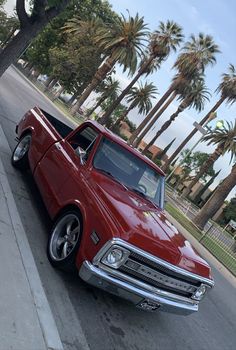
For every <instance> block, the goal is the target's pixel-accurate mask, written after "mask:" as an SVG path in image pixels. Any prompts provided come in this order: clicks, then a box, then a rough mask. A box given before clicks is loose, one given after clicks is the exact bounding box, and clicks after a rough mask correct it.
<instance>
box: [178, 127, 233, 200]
mask: <svg viewBox="0 0 236 350" xmlns="http://www.w3.org/2000/svg"><path fill="white" fill-rule="evenodd" d="M226 123H227V127H226V126H224V127H223V128H222V129H215V130H213V131H210V132H209V133H208V134H207V135H205V136H204V137H203V141H208V143H207V145H211V144H212V145H217V147H216V149H215V151H214V152H213V153H212V154H211V155H210V156H209V158H208V160H207V161H206V162H205V163H204V164H203V165H202V166H201V168H200V170H199V172H198V173H197V174H196V176H195V177H194V179H193V180H192V181H191V183H190V184H189V186H188V187H187V188H185V189H184V191H183V195H185V196H188V195H189V193H190V192H191V189H192V188H193V186H194V185H196V183H197V182H198V181H199V180H200V179H201V177H202V176H203V175H204V174H205V173H206V172H207V170H208V169H209V168H210V167H211V166H213V164H214V163H215V162H216V161H217V159H219V158H220V157H221V156H223V155H224V154H225V153H228V152H230V153H231V161H232V159H233V157H235V156H236V120H235V123H234V125H233V123H228V122H226Z"/></svg>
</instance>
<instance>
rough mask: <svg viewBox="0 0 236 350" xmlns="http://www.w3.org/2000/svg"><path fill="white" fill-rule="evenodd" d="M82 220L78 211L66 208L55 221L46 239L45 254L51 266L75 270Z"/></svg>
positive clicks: (69, 270) (70, 270)
mask: <svg viewBox="0 0 236 350" xmlns="http://www.w3.org/2000/svg"><path fill="white" fill-rule="evenodd" d="M81 235H82V220H81V215H80V213H79V211H77V210H68V211H66V212H64V213H63V214H61V215H60V216H59V218H58V219H57V220H56V221H55V223H54V225H53V227H52V230H51V234H50V236H49V239H48V245H47V256H48V260H49V261H50V263H51V264H52V266H54V267H56V268H59V269H61V270H64V271H68V272H74V271H75V270H76V266H75V258H76V255H77V252H78V249H79V246H80V242H81Z"/></svg>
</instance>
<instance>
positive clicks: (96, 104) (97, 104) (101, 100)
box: [87, 96, 108, 117]
mask: <svg viewBox="0 0 236 350" xmlns="http://www.w3.org/2000/svg"><path fill="white" fill-rule="evenodd" d="M107 97H108V96H103V97H101V98H100V99H99V100H98V102H97V103H95V105H94V106H93V107H92V108H91V109H90V110H89V111H88V114H87V117H89V116H90V115H91V114H92V113H93V112H94V111H95V109H97V108H98V107H99V106H100V105H101V104H102V103H103V102H104V101H105V100H106V99H107Z"/></svg>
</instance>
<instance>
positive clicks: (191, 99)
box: [143, 78, 209, 154]
mask: <svg viewBox="0 0 236 350" xmlns="http://www.w3.org/2000/svg"><path fill="white" fill-rule="evenodd" d="M208 95H209V92H208V90H207V88H206V86H205V83H204V80H203V79H202V78H201V79H198V80H196V81H195V80H194V81H193V82H192V84H191V85H190V87H189V89H185V90H184V91H183V92H182V94H180V97H179V99H180V100H181V103H180V104H179V106H178V108H177V110H176V111H175V113H173V114H172V115H171V116H170V118H169V120H167V121H166V122H165V123H164V124H163V125H162V127H161V128H160V130H158V131H157V133H156V135H155V136H154V137H153V138H152V140H151V141H150V142H149V143H148V145H147V146H146V147H145V149H144V150H143V153H144V154H145V152H146V151H147V150H148V149H149V147H151V145H153V144H154V143H155V142H156V140H157V139H158V137H160V136H161V135H162V134H163V132H164V131H165V130H166V129H167V128H168V127H169V126H170V125H171V124H172V123H173V121H174V120H175V119H176V118H177V117H178V115H179V114H180V113H182V112H183V111H184V110H185V109H186V108H191V107H194V108H195V109H196V110H197V111H199V112H200V111H201V110H202V109H203V107H204V103H205V101H206V100H208V101H209V98H208Z"/></svg>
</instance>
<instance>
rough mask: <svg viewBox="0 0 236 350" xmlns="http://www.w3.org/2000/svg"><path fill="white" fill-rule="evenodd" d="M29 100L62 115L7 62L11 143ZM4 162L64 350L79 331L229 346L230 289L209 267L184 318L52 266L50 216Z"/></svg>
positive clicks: (234, 314)
mask: <svg viewBox="0 0 236 350" xmlns="http://www.w3.org/2000/svg"><path fill="white" fill-rule="evenodd" d="M34 105H39V106H40V107H42V108H44V109H45V110H47V111H48V112H49V113H51V114H53V115H54V116H56V117H58V118H60V119H61V118H62V119H63V116H62V115H61V113H60V112H58V110H57V109H55V108H54V107H53V105H52V104H51V103H50V102H49V101H48V100H47V99H45V98H44V97H43V96H42V95H41V94H40V93H38V92H37V91H36V90H35V89H33V88H32V87H31V86H30V85H29V84H28V83H27V81H26V80H24V79H23V78H22V77H21V76H20V75H19V74H18V73H17V72H16V71H15V69H14V68H10V69H9V70H8V71H7V72H6V73H5V75H4V76H3V77H2V78H1V79H0V123H1V125H2V127H3V129H4V132H5V134H6V137H7V139H8V142H9V145H10V147H11V149H13V147H14V145H15V141H14V138H15V133H14V129H15V125H16V123H17V122H18V120H19V119H20V118H21V117H22V115H23V114H24V113H25V111H26V110H28V109H29V108H31V107H33V106H34ZM3 163H4V167H5V169H6V171H7V174H8V176H9V182H10V185H11V188H12V191H13V194H14V197H15V200H16V204H17V207H18V210H19V213H20V215H21V218H22V222H23V225H24V228H25V230H26V233H27V236H28V239H29V243H30V246H31V249H32V252H33V255H34V258H35V261H36V264H37V267H38V270H39V273H40V277H41V280H42V282H43V286H44V289H45V291H46V294H47V297H48V300H49V303H50V306H51V309H52V311H53V314H54V317H55V320H56V323H57V326H58V329H59V333H60V336H61V340H62V342H63V344H64V348H65V350H83V349H85V348H86V344H83V343H84V342H83V336H85V338H86V340H87V344H88V348H89V349H91V350H113V349H115V350H123V349H130V350H146V349H147V350H149V349H163V350H169V349H171V350H172V349H176V350H185V349H186V350H187V349H188V350H190V349H191V350H202V349H211V350H218V349H219V350H222V349H223V350H231V349H232V350H235V348H236V331H235V326H236V302H235V300H236V290H235V289H234V287H233V286H232V285H231V284H229V282H228V281H227V280H226V279H225V278H224V277H223V276H222V275H220V274H219V273H218V272H217V271H216V270H215V269H213V274H214V277H215V282H216V287H215V288H214V289H213V290H212V292H211V293H210V294H209V295H208V296H207V297H206V298H205V299H204V301H203V302H202V304H201V307H200V311H199V312H198V313H196V314H194V315H190V316H188V317H183V316H176V315H172V314H165V313H162V312H158V313H155V314H153V313H147V312H144V311H140V310H138V309H136V308H135V307H133V305H131V304H129V303H128V302H126V301H124V300H121V299H119V298H116V297H114V296H111V295H109V294H107V293H105V292H103V291H100V290H98V289H95V288H92V287H90V286H88V285H86V284H85V283H84V282H83V281H81V280H80V279H79V278H78V277H77V276H70V275H67V274H65V273H62V272H59V271H57V270H55V269H53V268H52V267H51V266H50V264H49V263H48V261H47V257H46V253H45V248H46V242H47V237H48V231H49V228H50V225H51V222H50V220H49V218H48V215H47V213H46V210H45V208H44V206H43V203H42V201H41V199H40V196H39V193H38V191H37V189H36V186H35V184H34V182H33V180H32V178H31V176H30V175H28V174H27V175H24V176H23V175H22V174H21V173H20V172H18V171H15V169H13V168H12V167H11V165H10V160H9V154H8V152H6V154H5V156H4V159H3ZM88 348H87V349H88ZM32 350H33V349H32Z"/></svg>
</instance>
